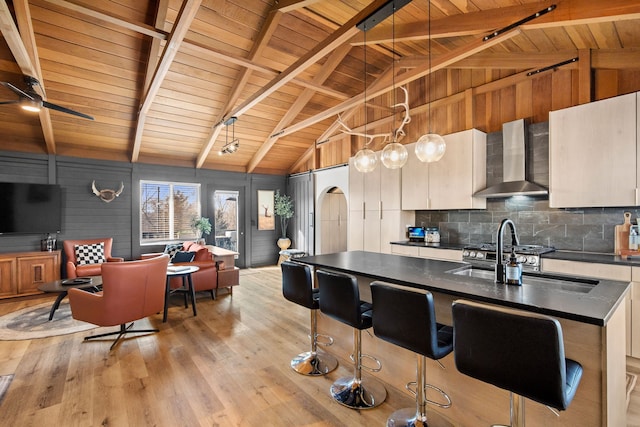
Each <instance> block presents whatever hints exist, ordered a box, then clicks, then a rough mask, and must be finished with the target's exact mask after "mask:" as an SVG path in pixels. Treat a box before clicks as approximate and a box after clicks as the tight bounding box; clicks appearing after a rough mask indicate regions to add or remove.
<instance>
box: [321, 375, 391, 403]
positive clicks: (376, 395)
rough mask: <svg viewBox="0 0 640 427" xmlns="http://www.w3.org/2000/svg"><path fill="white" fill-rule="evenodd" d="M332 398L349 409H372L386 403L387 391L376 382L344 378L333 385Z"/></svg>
mask: <svg viewBox="0 0 640 427" xmlns="http://www.w3.org/2000/svg"><path fill="white" fill-rule="evenodd" d="M330 392H331V397H333V399H334V400H335V401H336V402H338V403H340V404H341V405H344V406H346V407H348V408H352V409H370V408H375V407H376V406H378V405H380V404H381V403H382V402H384V399H385V398H386V397H387V390H386V389H385V388H384V386H383V385H382V384H381V383H379V382H378V381H376V380H372V379H364V380H361V381H359V382H358V381H356V379H355V378H354V377H343V378H340V379H338V380H336V382H334V383H333V384H332V385H331V389H330Z"/></svg>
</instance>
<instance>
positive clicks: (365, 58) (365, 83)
mask: <svg viewBox="0 0 640 427" xmlns="http://www.w3.org/2000/svg"><path fill="white" fill-rule="evenodd" d="M362 47H363V48H364V67H363V68H364V134H365V135H366V134H367V122H368V121H369V120H368V117H367V27H366V25H365V27H364V44H363V45H362ZM368 145H369V141H367V138H366V137H365V139H364V148H367V146H368Z"/></svg>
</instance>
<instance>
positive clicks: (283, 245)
mask: <svg viewBox="0 0 640 427" xmlns="http://www.w3.org/2000/svg"><path fill="white" fill-rule="evenodd" d="M273 213H275V214H276V215H277V216H279V217H280V230H281V233H282V235H281V237H280V238H279V239H278V247H280V249H282V250H285V249H287V248H288V247H289V246H291V240H290V239H289V238H287V226H288V225H289V219H290V218H291V217H293V201H292V200H291V196H287V195H286V194H280V190H277V191H276V194H275V199H274V205H273Z"/></svg>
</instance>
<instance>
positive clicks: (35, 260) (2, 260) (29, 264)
mask: <svg viewBox="0 0 640 427" xmlns="http://www.w3.org/2000/svg"><path fill="white" fill-rule="evenodd" d="M55 280H60V251H53V252H40V251H38V252H17V253H7V254H0V298H11V297H18V296H24V295H33V294H37V293H40V291H39V290H38V286H40V285H42V284H43V283H47V282H53V281H55Z"/></svg>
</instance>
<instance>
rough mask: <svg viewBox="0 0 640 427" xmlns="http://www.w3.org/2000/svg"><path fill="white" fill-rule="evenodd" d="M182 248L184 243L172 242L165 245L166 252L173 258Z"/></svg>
mask: <svg viewBox="0 0 640 427" xmlns="http://www.w3.org/2000/svg"><path fill="white" fill-rule="evenodd" d="M181 250H182V243H170V244H168V245H167V246H165V247H164V253H165V254H169V259H173V257H174V256H175V255H176V254H177V253H178V252H180V251H181Z"/></svg>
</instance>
